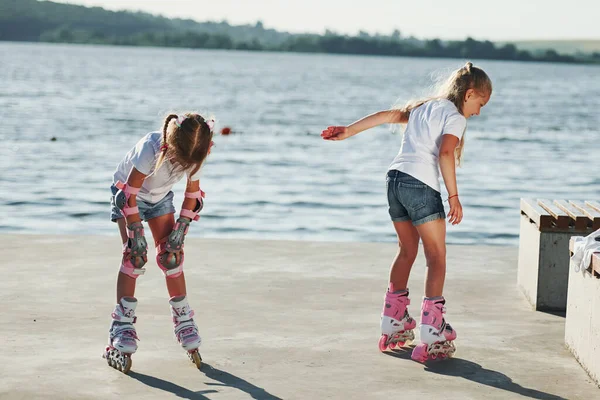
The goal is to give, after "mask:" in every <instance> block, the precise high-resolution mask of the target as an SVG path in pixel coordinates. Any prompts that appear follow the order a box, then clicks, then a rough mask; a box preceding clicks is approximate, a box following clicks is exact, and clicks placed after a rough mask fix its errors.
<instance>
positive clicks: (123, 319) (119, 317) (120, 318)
mask: <svg viewBox="0 0 600 400" xmlns="http://www.w3.org/2000/svg"><path fill="white" fill-rule="evenodd" d="M110 316H111V317H112V319H114V320H115V321H119V322H128V323H131V324H135V321H137V317H133V318H132V317H126V316H125V315H119V314H117V313H115V312H114V313H112V314H111V315H110Z"/></svg>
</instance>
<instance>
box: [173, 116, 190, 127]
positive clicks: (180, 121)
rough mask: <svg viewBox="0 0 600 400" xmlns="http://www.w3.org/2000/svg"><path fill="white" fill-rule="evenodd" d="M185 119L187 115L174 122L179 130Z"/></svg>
mask: <svg viewBox="0 0 600 400" xmlns="http://www.w3.org/2000/svg"><path fill="white" fill-rule="evenodd" d="M187 118H188V117H187V115H180V116H178V117H177V119H176V120H175V125H177V127H178V128H181V124H183V121H185V120H186V119H187Z"/></svg>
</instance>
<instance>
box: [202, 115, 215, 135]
mask: <svg viewBox="0 0 600 400" xmlns="http://www.w3.org/2000/svg"><path fill="white" fill-rule="evenodd" d="M204 122H205V123H206V125H207V126H208V130H209V131H211V132H212V131H213V128H214V127H215V120H214V119H212V118H211V119H206V120H204Z"/></svg>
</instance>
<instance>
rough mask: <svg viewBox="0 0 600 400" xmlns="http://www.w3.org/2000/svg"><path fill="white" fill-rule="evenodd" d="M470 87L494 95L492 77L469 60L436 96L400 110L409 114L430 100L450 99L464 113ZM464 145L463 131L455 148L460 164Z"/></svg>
mask: <svg viewBox="0 0 600 400" xmlns="http://www.w3.org/2000/svg"><path fill="white" fill-rule="evenodd" d="M469 89H473V90H475V91H476V92H477V93H478V94H480V95H487V96H491V95H492V81H491V79H490V78H489V76H488V75H487V74H486V73H485V72H484V71H483V70H482V69H481V68H478V67H474V66H473V63H471V62H467V63H466V64H465V65H464V66H463V67H461V68H459V69H457V70H456V71H454V72H452V74H450V76H449V77H448V78H447V79H446V80H445V82H443V83H442V84H441V85H440V86H439V88H438V91H437V94H436V95H435V96H432V97H429V98H426V99H423V100H416V101H415V100H412V101H409V102H408V103H407V104H406V105H404V106H403V107H401V108H400V109H399V112H401V113H404V114H406V115H407V116H409V115H410V112H411V111H412V110H414V109H415V108H417V107H420V106H422V105H423V104H425V103H426V102H428V101H430V100H434V99H448V100H450V101H451V102H452V103H454V105H455V106H456V108H457V109H458V111H459V112H460V113H461V114H462V113H463V104H464V101H465V96H466V94H467V91H468V90H469ZM464 146H465V134H464V132H463V135H462V137H461V139H460V143H459V144H458V146H457V147H456V149H455V150H454V156H455V158H456V164H457V165H458V166H460V165H461V162H462V156H463V148H464Z"/></svg>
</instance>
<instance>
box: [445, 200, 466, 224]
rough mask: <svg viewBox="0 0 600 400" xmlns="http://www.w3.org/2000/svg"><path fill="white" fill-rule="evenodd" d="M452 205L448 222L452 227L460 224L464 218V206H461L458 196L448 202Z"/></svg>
mask: <svg viewBox="0 0 600 400" xmlns="http://www.w3.org/2000/svg"><path fill="white" fill-rule="evenodd" d="M448 202H449V203H450V212H449V213H448V222H449V223H451V224H452V225H458V224H460V221H462V217H463V210H462V205H461V204H460V200H459V199H458V196H456V197H453V198H451V199H450V200H448Z"/></svg>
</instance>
